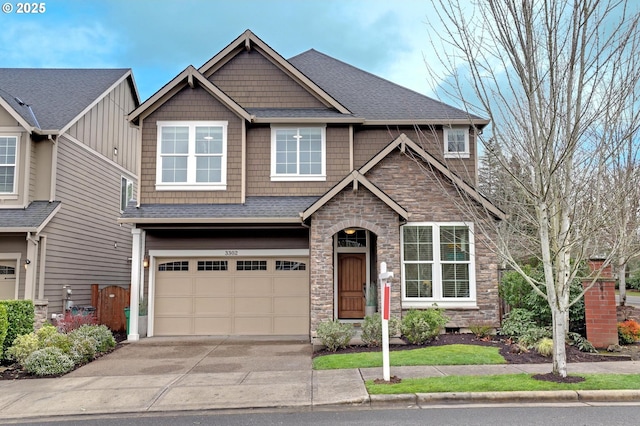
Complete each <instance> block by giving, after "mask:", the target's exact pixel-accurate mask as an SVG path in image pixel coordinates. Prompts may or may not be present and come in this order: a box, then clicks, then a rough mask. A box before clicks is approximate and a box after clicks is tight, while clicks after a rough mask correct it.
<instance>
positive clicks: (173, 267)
mask: <svg viewBox="0 0 640 426" xmlns="http://www.w3.org/2000/svg"><path fill="white" fill-rule="evenodd" d="M188 270H189V261H188V260H182V261H177V262H167V263H161V264H159V265H158V271H188Z"/></svg>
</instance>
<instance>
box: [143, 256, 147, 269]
mask: <svg viewBox="0 0 640 426" xmlns="http://www.w3.org/2000/svg"><path fill="white" fill-rule="evenodd" d="M142 267H143V268H145V269H146V268H148V267H149V256H145V257H144V259H142Z"/></svg>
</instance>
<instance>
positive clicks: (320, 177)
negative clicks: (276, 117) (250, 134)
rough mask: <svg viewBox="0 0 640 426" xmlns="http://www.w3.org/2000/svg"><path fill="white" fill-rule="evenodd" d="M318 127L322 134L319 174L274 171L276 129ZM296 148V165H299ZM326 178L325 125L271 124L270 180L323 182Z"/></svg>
mask: <svg viewBox="0 0 640 426" xmlns="http://www.w3.org/2000/svg"><path fill="white" fill-rule="evenodd" d="M305 127H306V128H319V129H320V130H321V134H322V171H321V172H320V174H314V175H302V174H299V173H296V174H282V173H276V130H298V129H302V128H305ZM299 155H300V151H299V150H298V166H299V165H300V158H299ZM326 180H327V127H326V126H271V181H273V182H302V181H305V182H314V181H316V182H323V181H326Z"/></svg>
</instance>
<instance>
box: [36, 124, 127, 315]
mask: <svg viewBox="0 0 640 426" xmlns="http://www.w3.org/2000/svg"><path fill="white" fill-rule="evenodd" d="M122 174H123V171H122V170H121V169H120V168H118V167H116V166H114V165H113V164H112V163H110V162H108V161H106V160H105V159H104V158H102V157H101V156H99V155H97V154H96V153H94V152H92V151H90V150H88V149H86V148H84V147H81V146H80V145H79V144H78V143H77V142H73V141H70V140H68V139H66V138H65V137H64V136H63V137H61V138H60V139H59V140H58V169H57V176H56V181H57V189H56V196H57V197H56V198H57V199H58V200H59V201H61V202H62V208H61V209H60V211H59V212H58V213H57V214H56V216H55V217H54V218H53V219H52V220H51V222H50V223H49V224H48V225H47V226H46V227H45V229H44V231H43V233H44V234H45V235H46V236H47V255H46V256H47V258H46V273H45V275H46V291H45V298H47V299H48V300H49V303H50V305H49V311H50V312H59V311H60V310H61V309H62V299H61V288H62V286H63V285H65V284H68V285H71V288H72V290H73V300H74V302H75V303H76V305H88V304H89V303H90V301H91V286H90V285H89V284H92V283H98V284H101V285H120V286H124V287H128V286H129V283H130V280H131V263H130V261H129V258H130V257H131V228H130V227H129V226H126V225H123V226H120V225H118V223H117V218H118V217H119V216H120V180H121V176H122Z"/></svg>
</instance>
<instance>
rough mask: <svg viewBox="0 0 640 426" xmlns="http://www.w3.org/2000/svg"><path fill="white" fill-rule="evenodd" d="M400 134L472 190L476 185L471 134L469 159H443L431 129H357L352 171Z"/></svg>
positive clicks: (439, 133) (435, 131)
mask: <svg viewBox="0 0 640 426" xmlns="http://www.w3.org/2000/svg"><path fill="white" fill-rule="evenodd" d="M402 133H404V134H406V135H407V136H408V137H409V139H411V140H412V141H414V142H415V143H417V144H418V145H419V146H420V147H422V148H423V149H424V150H425V151H426V152H428V153H429V154H431V155H432V156H433V157H434V158H436V159H437V160H438V161H440V162H442V163H443V164H445V165H446V166H447V167H448V168H449V169H451V170H452V171H453V172H454V173H455V174H457V175H458V176H459V177H460V178H462V179H463V180H464V181H466V182H468V183H470V184H472V185H474V186H475V185H476V184H477V170H476V169H477V167H476V147H475V140H474V137H473V133H472V134H470V135H469V136H470V139H469V148H470V150H471V152H470V155H469V158H464V159H458V158H444V142H443V140H442V137H443V136H442V127H441V126H440V127H438V128H435V129H434V128H430V127H427V126H423V127H422V128H421V129H420V131H417V130H416V128H415V127H406V126H403V127H400V126H389V127H374V128H364V129H363V128H358V129H357V130H356V132H355V134H354V167H355V168H356V169H358V168H360V167H362V166H363V165H364V164H365V163H366V162H368V161H369V160H371V158H373V156H375V155H376V154H377V153H378V152H379V151H380V150H382V149H383V148H384V147H386V146H387V145H388V144H389V143H390V142H391V141H392V140H394V139H395V138H397V137H398V136H400V135H401V134H402Z"/></svg>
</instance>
